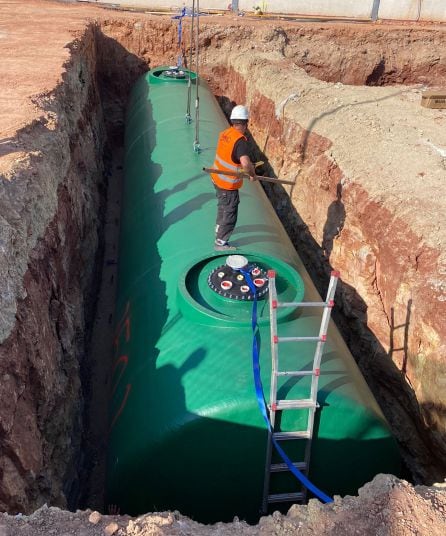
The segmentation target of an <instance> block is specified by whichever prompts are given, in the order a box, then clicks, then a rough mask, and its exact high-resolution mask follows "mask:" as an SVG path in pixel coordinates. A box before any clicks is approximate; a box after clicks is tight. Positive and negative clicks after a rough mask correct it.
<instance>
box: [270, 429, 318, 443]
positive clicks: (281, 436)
mask: <svg viewBox="0 0 446 536" xmlns="http://www.w3.org/2000/svg"><path fill="white" fill-rule="evenodd" d="M273 437H274V439H277V440H278V441H286V440H288V439H310V432H308V431H307V430H302V431H296V432H274V433H273Z"/></svg>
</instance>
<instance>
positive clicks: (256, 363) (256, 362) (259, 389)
mask: <svg viewBox="0 0 446 536" xmlns="http://www.w3.org/2000/svg"><path fill="white" fill-rule="evenodd" d="M239 271H240V272H241V273H242V274H243V275H244V276H245V279H246V282H247V283H248V285H249V288H250V289H251V292H252V293H253V294H254V301H253V304H252V321H251V325H252V332H253V341H252V368H253V373H254V386H255V391H256V396H257V403H258V405H259V409H260V412H261V413H262V417H263V420H264V421H265V423H266V426H267V428H268V430H269V431H270V433H271V440H272V442H273V445H274V447H275V448H276V450H277V452H278V453H279V455H280V457H281V458H282V460H283V461H284V462H285V463H286V465H287V467H288V469H289V470H290V471H291V473H292V474H293V475H294V476H295V477H296V478H297V479H298V480H300V482H301V483H302V484H303V485H304V486H305V487H306V488H307V489H308V490H309V491H311V492H312V493H313V494H314V495H315V496H316V497H317V498H318V499H320V500H321V501H322V502H324V503H331V502H333V499H332V498H331V497H329V496H328V495H326V494H325V493H324V492H323V491H321V490H320V489H319V488H317V487H316V486H315V485H314V484H313V483H312V482H310V480H308V478H307V477H306V476H305V475H304V474H303V473H302V472H301V471H299V469H297V468H296V467H294V465H293V462H292V461H291V460H290V458H289V457H288V456H287V454H286V453H285V451H284V450H283V449H282V447H281V446H280V445H279V443H278V441H277V440H276V439H275V438H274V436H273V429H272V427H271V422H270V420H269V416H268V411H267V406H266V402H265V395H264V392H263V385H262V379H261V377H260V359H259V345H258V336H259V330H258V324H257V293H256V287H255V285H254V283H253V282H252V279H251V275H250V273H249V272H247V271H245V270H243V269H240V270H239Z"/></svg>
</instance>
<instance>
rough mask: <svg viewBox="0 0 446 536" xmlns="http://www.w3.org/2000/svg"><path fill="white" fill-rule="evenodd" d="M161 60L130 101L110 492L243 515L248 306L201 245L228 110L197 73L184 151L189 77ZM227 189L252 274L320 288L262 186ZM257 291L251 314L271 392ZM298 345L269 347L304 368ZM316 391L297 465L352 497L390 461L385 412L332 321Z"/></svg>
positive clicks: (300, 389) (136, 505) (253, 510)
mask: <svg viewBox="0 0 446 536" xmlns="http://www.w3.org/2000/svg"><path fill="white" fill-rule="evenodd" d="M166 70H168V68H166V67H160V68H157V69H154V70H152V71H150V72H148V73H147V74H145V75H144V76H143V77H141V78H140V80H139V81H138V82H137V83H136V85H135V87H134V88H133V91H132V94H131V98H130V103H129V107H128V113H127V121H126V138H125V164H124V166H125V183H124V188H123V203H122V216H121V233H120V252H119V272H118V298H117V305H116V315H117V330H116V338H115V350H116V353H115V359H114V364H113V386H112V398H111V402H110V408H111V412H110V413H111V417H110V433H109V446H108V471H107V502H108V503H109V504H116V505H118V506H119V508H120V512H121V513H127V514H131V515H137V514H141V513H144V512H148V511H153V510H157V511H161V510H179V511H180V512H181V513H182V514H184V515H188V516H190V517H192V518H194V519H196V520H198V521H201V522H215V521H218V520H221V521H229V520H232V519H233V517H234V516H235V515H237V516H239V517H240V518H243V519H247V520H248V521H254V520H255V519H256V518H257V517H258V514H259V510H260V507H261V504H262V491H263V479H264V467H265V450H266V443H267V430H266V426H265V423H264V421H263V419H262V415H261V413H260V411H259V408H258V404H257V398H256V394H255V390H254V382H253V373H252V329H251V314H252V303H251V301H248V300H235V299H231V298H229V297H226V296H225V295H224V294H225V293H224V292H222V293H217V292H215V290H214V289H212V288H211V286H210V285H209V281H208V280H209V277H210V274H215V272H218V271H219V270H220V269H221V267H222V266H224V265H225V261H226V257H227V255H224V254H221V253H217V252H215V251H214V250H213V241H214V226H215V215H216V199H215V193H214V188H213V185H212V183H211V180H210V178H209V176H208V175H206V174H205V173H203V171H202V168H203V167H206V166H211V165H212V163H213V160H214V155H215V148H216V145H217V139H218V134H219V132H220V131H221V130H223V129H224V128H226V127H227V121H226V119H225V117H224V115H223V113H222V111H221V110H220V108H219V106H218V104H217V102H216V100H215V98H214V97H213V95H212V93H211V91H210V89H209V88H208V86H207V84H206V83H204V82H203V81H202V80H200V81H199V91H200V141H201V151H200V152H199V153H197V152H194V151H193V143H194V134H195V125H194V124H193V123H192V124H187V123H186V121H185V108H186V99H187V78H183V79H181V78H176V77H172V76H170V75H169V73H167V74H166ZM191 76H192V80H193V83H196V77H195V75H194V73H192V74H191ZM240 195H241V204H240V211H239V219H238V223H237V227H236V230H235V233H234V239H235V242H236V243H237V245H238V251H237V253H239V254H241V255H243V256H245V257H246V258H247V259H248V260H249V262H250V263H253V264H255V265H257V266H258V267H259V269H260V270H261V271H262V273H266V271H267V270H268V269H274V270H275V271H276V273H277V289H278V296H279V299H280V300H281V301H287V302H289V301H299V300H302V299H303V300H305V301H320V297H319V295H318V294H317V291H316V290H315V287H314V285H313V284H312V282H311V280H310V278H309V276H308V274H307V272H306V271H305V269H304V266H303V264H302V261H301V260H300V258H299V256H298V255H297V253H296V251H295V250H294V248H293V246H292V244H291V242H290V240H289V238H288V236H287V234H286V232H285V230H284V229H283V227H282V225H281V223H280V221H279V220H278V218H277V216H276V214H275V212H274V210H273V208H272V206H271V204H270V202H269V200H268V199H267V197H266V195H265V193H264V191H263V189H262V187H261V185H260V184H259V183H258V182H255V183H250V182H248V181H246V183H245V184H244V186H243V188H242V189H241V190H240ZM266 297H267V293H265V294H264V296H263V297H261V298H260V299H259V302H258V324H259V335H260V363H261V374H262V381H263V385H264V388H265V396H266V399H267V400H269V386H270V374H271V350H270V333H269V310H268V309H269V307H268V300H267V299H266ZM278 321H279V329H280V331H281V333H282V334H283V335H290V336H297V335H299V336H306V335H316V334H317V333H318V332H319V327H320V323H321V312H320V310H317V309H308V310H305V309H304V310H301V311H297V310H289V309H284V310H283V311H281V312H280V314H279V315H278ZM297 351H298V353H296V347H295V346H293V345H287V346H284V347H283V348H282V347H281V363H282V364H283V366H284V368H285V369H293V370H296V369H308V368H311V364H312V361H313V354H314V343H300V344H299V346H298V348H297ZM308 381H309V380H308V378H291V379H285V380H284V382H283V384H282V385H281V386H280V389H279V392H280V396H281V398H290V399H297V398H308V394H307V391H308V387H309V383H308ZM318 402H319V406H320V408H319V409H318V411H317V413H316V418H315V430H314V432H315V433H314V440H313V444H312V454H311V464H310V469H309V477H310V480H312V481H313V482H314V483H315V484H316V485H317V486H318V487H319V488H321V489H322V490H323V491H324V492H326V493H328V494H340V495H344V494H347V493H348V494H355V493H356V491H357V489H358V488H359V487H360V486H361V485H363V484H364V483H365V482H368V481H369V480H371V479H372V478H373V477H374V475H376V474H377V473H383V472H384V473H393V474H397V473H398V471H399V466H400V458H399V453H398V450H397V447H396V444H395V441H394V439H393V437H392V435H391V433H390V430H389V427H388V424H387V423H386V421H385V419H384V417H383V414H382V412H381V410H380V408H379V407H378V405H377V403H376V401H375V399H374V397H373V395H372V394H371V392H370V390H369V388H368V386H367V385H366V383H365V380H364V379H363V377H362V375H361V374H360V372H359V370H358V368H357V365H356V364H355V362H354V360H353V358H352V356H351V354H350V352H349V351H348V349H347V347H346V345H345V343H344V341H343V340H342V338H341V336H340V334H339V332H338V330H337V329H336V327H335V326H334V324H333V323H330V327H329V330H328V338H327V343H326V345H325V351H324V355H323V358H322V364H321V375H320V378H319V393H318ZM297 412H298V410H296V411H290V412H287V413H286V415H285V413H284V414H283V416H282V418H281V419H279V421H280V422H279V424H280V426H281V430H284V431H286V430H293V429H296V427H297V424H296V423H297V421H299V419H300V418H301V417H300V416H299V415H298V413H297ZM272 484H273V482H272ZM298 484H299V483H298V482H297V481H296V483H295V484H294V482H293V483H292V485H295V486H296V487H298ZM278 485H279V486H280V485H282V484H280V482H279V484H278ZM287 485H289V483H287Z"/></svg>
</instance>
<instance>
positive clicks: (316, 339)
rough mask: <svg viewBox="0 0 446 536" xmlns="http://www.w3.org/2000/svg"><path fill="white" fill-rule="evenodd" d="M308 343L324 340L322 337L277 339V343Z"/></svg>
mask: <svg viewBox="0 0 446 536" xmlns="http://www.w3.org/2000/svg"><path fill="white" fill-rule="evenodd" d="M309 341H322V342H325V340H324V339H323V338H322V337H319V336H316V337H277V342H309Z"/></svg>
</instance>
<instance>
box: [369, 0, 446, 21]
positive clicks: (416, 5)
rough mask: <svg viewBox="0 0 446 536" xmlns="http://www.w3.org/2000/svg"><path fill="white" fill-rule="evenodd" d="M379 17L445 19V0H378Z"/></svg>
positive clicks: (426, 19)
mask: <svg viewBox="0 0 446 536" xmlns="http://www.w3.org/2000/svg"><path fill="white" fill-rule="evenodd" d="M379 18H380V19H397V20H414V21H416V20H425V21H446V1H445V0H380V6H379Z"/></svg>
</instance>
